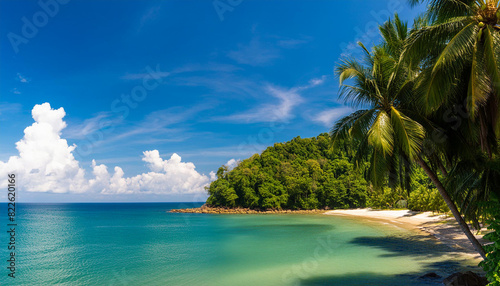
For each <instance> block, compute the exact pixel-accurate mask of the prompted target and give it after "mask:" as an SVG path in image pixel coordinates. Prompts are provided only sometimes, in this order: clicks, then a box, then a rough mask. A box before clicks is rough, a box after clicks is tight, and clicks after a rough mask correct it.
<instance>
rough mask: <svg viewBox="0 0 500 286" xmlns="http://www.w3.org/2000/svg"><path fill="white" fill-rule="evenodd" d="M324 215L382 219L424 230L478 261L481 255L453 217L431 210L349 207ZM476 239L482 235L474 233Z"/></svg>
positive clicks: (405, 226)
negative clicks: (415, 210)
mask: <svg viewBox="0 0 500 286" xmlns="http://www.w3.org/2000/svg"><path fill="white" fill-rule="evenodd" d="M324 214H326V215H338V216H350V217H357V218H360V219H363V220H373V221H383V222H387V223H391V224H394V225H396V226H399V227H403V228H407V229H413V230H420V231H424V232H426V233H428V234H430V235H432V236H434V237H435V238H436V239H438V240H439V241H441V242H442V243H444V244H447V245H451V246H453V247H455V248H457V250H459V251H460V252H464V253H466V254H468V255H469V256H471V257H472V258H474V259H477V260H478V261H479V260H480V259H481V257H480V256H479V255H478V254H476V253H475V252H474V250H473V248H472V244H471V243H470V242H469V240H468V239H467V237H466V236H465V235H464V234H463V233H462V231H461V229H460V227H459V226H458V224H457V223H456V221H455V219H454V218H453V217H446V216H445V215H435V214H433V213H432V212H423V213H419V212H413V211H410V210H372V209H351V210H332V211H327V212H325V213H324ZM476 237H477V238H478V239H480V241H481V238H482V235H476Z"/></svg>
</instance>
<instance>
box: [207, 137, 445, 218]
mask: <svg viewBox="0 0 500 286" xmlns="http://www.w3.org/2000/svg"><path fill="white" fill-rule="evenodd" d="M331 142H332V141H331V138H330V136H329V135H328V134H326V133H324V134H320V135H319V136H318V137H315V138H304V139H303V138H300V137H297V138H294V139H293V140H291V141H289V142H286V143H276V144H275V145H274V146H272V147H269V148H267V149H266V150H265V151H264V152H262V154H260V155H259V154H255V155H253V156H252V157H250V158H248V159H246V160H243V161H242V162H240V164H239V165H238V166H237V167H236V168H234V169H233V170H228V168H227V167H226V166H222V167H220V168H219V170H218V172H217V178H218V179H217V180H216V181H214V182H212V183H211V185H210V187H209V188H208V192H209V194H210V197H209V198H208V200H207V204H208V205H210V206H223V207H244V208H252V209H306V210H307V209H323V208H330V209H335V208H357V207H365V206H372V207H376V208H391V207H406V206H407V203H406V202H407V201H409V202H410V207H412V208H414V209H419V210H435V211H444V210H446V208H445V204H444V202H443V201H442V200H441V199H440V197H439V196H438V195H436V193H435V192H433V191H432V187H431V186H432V185H431V183H430V181H429V180H428V179H427V178H426V177H425V176H424V175H423V174H421V173H415V174H413V177H414V180H412V182H411V188H412V189H415V190H417V191H416V192H414V193H415V194H418V196H415V195H412V193H410V194H408V192H407V191H406V190H404V191H403V190H402V189H399V188H393V189H390V188H388V187H387V186H386V187H385V188H381V189H378V190H376V189H374V188H373V187H371V186H370V185H369V184H368V183H367V181H366V180H365V173H366V169H367V168H366V166H368V165H369V163H368V161H366V162H361V164H359V163H358V165H357V166H358V167H357V168H355V163H354V158H353V157H352V156H350V154H349V152H347V151H346V150H345V149H343V148H340V147H337V148H332V144H331Z"/></svg>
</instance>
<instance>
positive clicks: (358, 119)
mask: <svg viewBox="0 0 500 286" xmlns="http://www.w3.org/2000/svg"><path fill="white" fill-rule="evenodd" d="M403 26H404V25H402V23H401V21H400V20H399V18H397V17H396V19H395V20H394V21H389V22H388V23H386V24H385V25H384V26H382V27H381V32H382V36H383V38H384V44H383V45H381V46H376V47H375V48H374V49H373V51H372V52H369V51H368V50H367V49H366V48H365V47H364V46H363V45H362V44H360V46H361V47H362V48H363V50H364V52H365V59H364V64H361V63H359V62H357V61H356V60H352V59H343V60H342V62H341V64H340V65H339V66H338V67H337V69H336V74H337V75H338V77H339V79H340V85H341V91H340V97H341V98H343V99H344V101H345V102H346V103H349V104H351V105H353V106H354V107H356V108H364V109H361V110H358V111H356V112H354V113H352V114H351V115H348V116H346V117H344V118H342V119H340V120H339V121H338V122H337V123H336V124H335V125H334V127H333V128H332V131H331V135H332V137H333V138H334V142H335V141H336V140H337V139H344V140H346V141H348V140H352V141H354V142H355V143H356V145H357V155H356V157H366V156H367V152H370V153H371V154H370V156H371V161H370V163H371V166H370V172H369V173H370V180H371V182H372V183H373V184H374V185H375V186H379V185H381V184H382V183H383V182H384V180H385V178H386V176H387V174H388V173H390V172H391V171H394V170H395V168H393V167H392V166H393V165H394V162H396V161H398V160H407V161H409V162H415V163H417V164H419V165H420V166H421V167H422V169H423V170H424V171H425V172H426V174H427V175H428V177H429V178H430V179H431V180H432V182H433V183H434V185H435V186H436V188H437V189H438V191H439V193H440V195H441V196H442V197H443V199H444V201H445V202H446V204H447V205H448V207H449V209H450V210H451V212H452V214H453V216H454V217H455V219H456V220H457V222H458V224H459V225H460V227H461V228H462V230H463V232H464V233H465V234H466V236H467V237H468V238H469V240H470V241H471V243H472V244H473V246H474V248H475V249H476V251H477V252H478V253H479V254H480V255H481V256H482V257H483V258H484V257H485V252H484V250H483V248H482V246H481V244H480V243H479V242H478V241H477V239H476V238H475V236H474V235H473V234H472V232H471V231H470V229H469V227H468V225H467V224H466V222H465V221H464V219H463V218H462V216H461V215H460V212H459V211H458V209H457V207H456V205H455V203H454V202H453V201H452V199H451V197H450V196H449V195H448V193H447V191H446V189H445V187H444V185H443V184H442V183H441V181H440V179H439V177H438V175H437V174H436V172H435V171H434V170H433V169H432V168H431V167H430V166H429V165H428V163H427V162H426V161H425V160H424V159H423V158H422V155H423V154H422V148H423V145H424V142H425V141H426V132H425V129H426V128H427V129H432V124H430V123H429V122H428V120H426V119H425V118H423V117H422V116H420V115H419V114H418V112H417V110H418V109H419V104H418V102H417V101H416V100H415V99H416V98H417V97H416V94H415V93H414V90H415V82H416V80H417V79H419V76H417V75H418V72H415V71H413V70H412V69H410V65H407V64H405V63H404V62H402V61H399V60H398V59H399V58H400V57H401V55H402V53H403V49H401V48H399V49H397V48H395V47H398V46H400V45H397V44H398V43H399V44H401V43H404V41H405V40H406V38H405V37H406V35H407V33H388V32H387V30H392V31H397V30H398V29H399V28H398V27H403ZM387 35H393V36H394V35H399V37H396V38H394V37H392V36H391V37H390V38H389V39H388V36H387ZM395 43H396V44H395ZM348 79H349V80H351V81H353V83H352V84H346V80H348Z"/></svg>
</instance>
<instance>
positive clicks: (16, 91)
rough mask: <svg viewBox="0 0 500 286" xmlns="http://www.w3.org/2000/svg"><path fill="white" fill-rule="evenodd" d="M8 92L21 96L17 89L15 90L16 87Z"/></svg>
mask: <svg viewBox="0 0 500 286" xmlns="http://www.w3.org/2000/svg"><path fill="white" fill-rule="evenodd" d="M10 92H12V93H13V94H21V92H20V91H19V89H17V87H14V88H13V89H11V90H10Z"/></svg>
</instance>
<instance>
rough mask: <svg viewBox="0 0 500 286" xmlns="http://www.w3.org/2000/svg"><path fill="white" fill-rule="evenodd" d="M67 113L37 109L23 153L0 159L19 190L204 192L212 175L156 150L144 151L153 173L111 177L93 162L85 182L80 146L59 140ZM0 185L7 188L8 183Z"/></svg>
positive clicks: (119, 171) (116, 170) (43, 107)
mask: <svg viewBox="0 0 500 286" xmlns="http://www.w3.org/2000/svg"><path fill="white" fill-rule="evenodd" d="M65 115H66V113H65V111H64V109H63V108H59V109H52V108H51V107H50V104H49V103H44V104H41V105H35V107H34V108H33V110H32V116H33V119H34V120H35V123H33V124H32V125H31V126H29V127H27V128H26V129H25V130H24V137H23V139H21V140H20V141H19V142H17V143H16V145H17V150H18V151H19V155H18V156H11V157H10V158H9V160H8V161H7V162H2V161H0V173H2V174H6V173H14V174H16V176H17V177H18V178H19V181H18V182H19V186H20V187H21V188H22V189H23V190H26V191H29V192H53V193H68V192H70V193H83V192H98V193H103V194H126V193H152V194H192V193H201V192H203V191H204V186H205V185H207V184H208V183H209V182H210V179H209V177H207V176H205V175H202V174H200V173H198V172H197V171H196V170H195V165H194V164H193V163H189V162H188V163H185V162H182V161H181V157H180V156H179V155H177V154H175V153H174V154H173V155H172V156H171V158H170V159H169V160H163V159H162V158H161V157H160V155H159V152H158V151H157V150H152V151H145V152H144V153H143V155H144V157H143V161H144V162H146V163H148V167H149V168H150V170H151V171H150V172H148V173H143V174H139V175H137V176H134V177H125V176H124V172H123V170H122V169H121V168H120V167H115V168H114V170H113V173H110V172H109V171H108V167H107V166H106V165H103V164H101V165H97V163H96V162H95V161H94V160H93V161H92V175H93V177H92V178H90V179H87V176H86V175H85V170H84V169H82V168H81V167H80V164H79V162H78V161H77V160H76V159H75V157H74V156H73V151H74V150H75V148H77V146H76V145H72V146H69V145H68V143H67V141H66V140H65V139H63V138H61V131H62V130H63V129H64V128H65V127H66V122H64V120H63V118H64V116H65ZM211 177H212V176H211ZM2 184H3V186H5V185H6V182H5V181H4V182H2Z"/></svg>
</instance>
